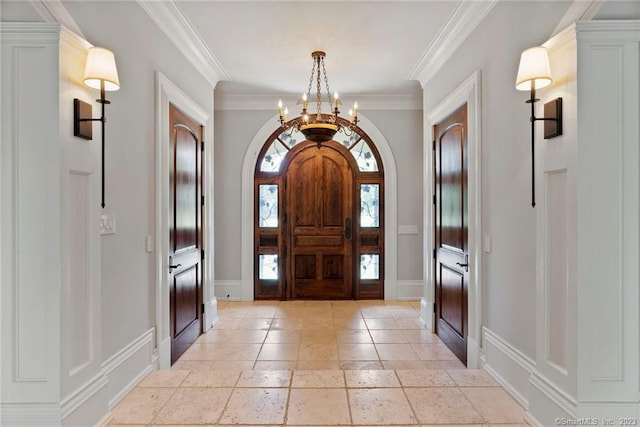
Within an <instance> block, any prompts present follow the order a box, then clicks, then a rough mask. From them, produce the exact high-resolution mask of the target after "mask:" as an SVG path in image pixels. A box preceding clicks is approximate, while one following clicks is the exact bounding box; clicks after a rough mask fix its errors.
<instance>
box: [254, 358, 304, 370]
mask: <svg viewBox="0 0 640 427" xmlns="http://www.w3.org/2000/svg"><path fill="white" fill-rule="evenodd" d="M297 367H298V362H297V361H296V360H258V361H257V362H256V363H255V365H253V369H255V370H258V371H260V370H262V371H267V370H286V369H288V370H290V371H292V370H294V369H296V368H297Z"/></svg>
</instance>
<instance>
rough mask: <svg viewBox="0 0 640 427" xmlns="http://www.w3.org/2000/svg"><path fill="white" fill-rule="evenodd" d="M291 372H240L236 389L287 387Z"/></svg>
mask: <svg viewBox="0 0 640 427" xmlns="http://www.w3.org/2000/svg"><path fill="white" fill-rule="evenodd" d="M289 384H291V371H289V370H277V371H276V370H273V371H256V370H252V371H242V374H241V375H240V379H239V380H238V383H237V384H236V387H261V388H265V387H289Z"/></svg>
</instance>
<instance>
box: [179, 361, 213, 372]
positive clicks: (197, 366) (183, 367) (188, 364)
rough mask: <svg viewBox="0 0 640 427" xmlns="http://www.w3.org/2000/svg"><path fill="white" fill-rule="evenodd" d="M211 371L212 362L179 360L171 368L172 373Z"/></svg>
mask: <svg viewBox="0 0 640 427" xmlns="http://www.w3.org/2000/svg"><path fill="white" fill-rule="evenodd" d="M209 369H211V361H210V360H182V359H178V360H177V361H176V363H174V364H173V365H172V366H171V370H172V371H208V370H209Z"/></svg>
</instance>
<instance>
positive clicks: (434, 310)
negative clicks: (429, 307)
mask: <svg viewBox="0 0 640 427" xmlns="http://www.w3.org/2000/svg"><path fill="white" fill-rule="evenodd" d="M433 312H434V313H435V312H436V303H435V302H434V303H433Z"/></svg>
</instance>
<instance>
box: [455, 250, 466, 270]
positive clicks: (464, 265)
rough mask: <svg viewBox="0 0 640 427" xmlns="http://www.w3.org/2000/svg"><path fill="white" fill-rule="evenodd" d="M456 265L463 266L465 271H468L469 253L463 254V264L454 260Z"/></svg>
mask: <svg viewBox="0 0 640 427" xmlns="http://www.w3.org/2000/svg"><path fill="white" fill-rule="evenodd" d="M456 265H457V266H458V267H460V268H464V271H465V272H468V271H469V255H468V254H465V256H464V264H462V263H459V262H456Z"/></svg>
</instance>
